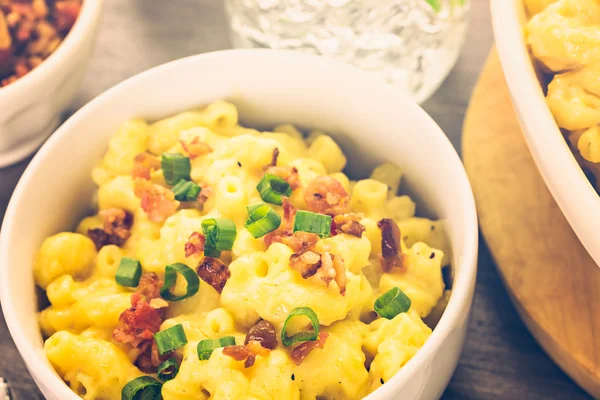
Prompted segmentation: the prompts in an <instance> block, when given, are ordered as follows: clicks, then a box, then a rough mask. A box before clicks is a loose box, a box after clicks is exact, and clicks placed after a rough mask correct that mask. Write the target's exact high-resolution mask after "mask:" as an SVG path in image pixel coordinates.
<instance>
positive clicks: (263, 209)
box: [244, 203, 281, 239]
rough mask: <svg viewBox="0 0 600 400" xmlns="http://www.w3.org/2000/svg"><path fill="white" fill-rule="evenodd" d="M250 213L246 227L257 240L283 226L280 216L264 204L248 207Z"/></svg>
mask: <svg viewBox="0 0 600 400" xmlns="http://www.w3.org/2000/svg"><path fill="white" fill-rule="evenodd" d="M248 212H249V213H250V215H249V216H248V219H247V220H246V223H245V224H244V226H245V227H246V229H248V232H250V234H251V235H252V236H254V238H256V239H258V238H259V237H263V236H265V235H266V234H267V233H269V232H272V231H274V230H275V229H277V228H279V225H280V224H281V217H280V216H279V214H277V213H276V212H275V211H273V209H272V208H271V207H269V206H268V205H266V204H264V203H262V204H256V205H253V206H250V207H248Z"/></svg>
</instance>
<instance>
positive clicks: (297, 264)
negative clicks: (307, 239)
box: [290, 251, 321, 279]
mask: <svg viewBox="0 0 600 400" xmlns="http://www.w3.org/2000/svg"><path fill="white" fill-rule="evenodd" d="M290 268H291V269H293V270H294V271H298V272H300V275H302V278H304V279H308V278H310V277H311V276H313V275H315V274H316V273H317V270H318V269H319V268H321V257H320V256H319V254H317V253H314V252H312V251H308V252H306V253H295V254H292V255H291V256H290Z"/></svg>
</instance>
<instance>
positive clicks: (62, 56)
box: [0, 0, 103, 101]
mask: <svg viewBox="0 0 600 400" xmlns="http://www.w3.org/2000/svg"><path fill="white" fill-rule="evenodd" d="M102 1H103V0H83V2H82V4H81V10H80V12H79V15H78V16H77V19H76V20H75V24H74V25H73V27H72V28H71V30H70V31H69V32H68V33H67V35H66V36H65V38H64V39H63V41H62V43H60V44H59V46H58V47H57V48H56V50H54V51H53V52H52V53H50V55H49V56H48V57H46V59H45V60H43V61H42V63H41V64H40V65H38V66H37V67H36V68H34V69H32V70H31V71H30V72H28V73H27V74H25V76H23V77H21V78H19V79H17V80H16V81H14V82H13V83H11V84H9V85H6V86H4V87H0V101H1V100H3V99H4V98H9V97H10V96H12V95H14V94H19V93H22V92H23V91H27V90H29V89H35V87H36V86H37V85H39V84H41V83H43V82H44V80H45V79H47V78H48V77H50V76H52V75H54V73H55V71H56V70H57V69H59V68H60V67H61V65H62V64H63V63H65V62H68V60H74V61H77V57H76V53H77V51H78V47H79V44H80V43H82V42H83V41H85V38H86V37H87V35H88V34H89V30H91V29H95V28H96V24H95V23H93V21H94V19H95V18H96V16H97V15H98V14H99V13H100V11H101V9H102Z"/></svg>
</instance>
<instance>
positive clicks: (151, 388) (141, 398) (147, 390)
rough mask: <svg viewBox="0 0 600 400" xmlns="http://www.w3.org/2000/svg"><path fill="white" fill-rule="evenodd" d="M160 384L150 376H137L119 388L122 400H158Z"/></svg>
mask: <svg viewBox="0 0 600 400" xmlns="http://www.w3.org/2000/svg"><path fill="white" fill-rule="evenodd" d="M161 388H162V384H161V383H160V382H159V381H157V380H156V379H154V378H152V377H150V376H139V377H137V378H135V379H133V380H130V381H129V382H127V384H126V385H125V386H123V390H121V399H122V400H160V398H161V394H160V391H161Z"/></svg>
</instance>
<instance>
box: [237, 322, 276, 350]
mask: <svg viewBox="0 0 600 400" xmlns="http://www.w3.org/2000/svg"><path fill="white" fill-rule="evenodd" d="M250 343H257V344H258V345H259V346H261V347H262V348H264V349H269V350H274V349H275V348H276V347H277V333H276V332H275V327H273V325H272V324H271V323H270V322H269V321H266V320H264V319H261V320H260V321H258V322H257V323H256V325H254V326H253V327H252V328H250V330H249V331H248V334H247V335H246V340H245V341H244V344H245V345H248V344H250Z"/></svg>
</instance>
